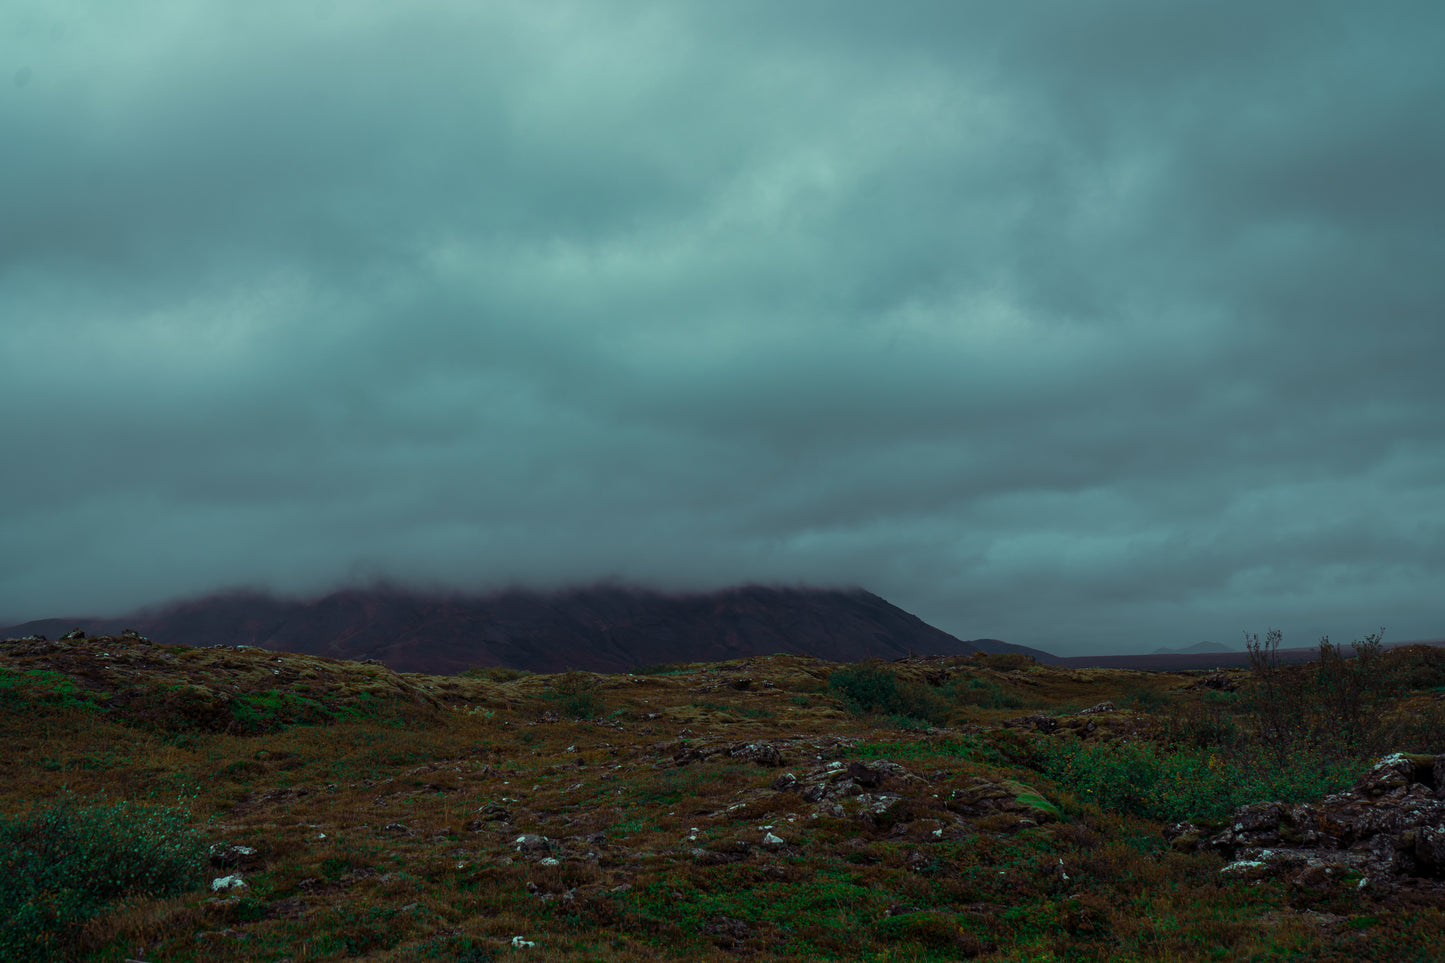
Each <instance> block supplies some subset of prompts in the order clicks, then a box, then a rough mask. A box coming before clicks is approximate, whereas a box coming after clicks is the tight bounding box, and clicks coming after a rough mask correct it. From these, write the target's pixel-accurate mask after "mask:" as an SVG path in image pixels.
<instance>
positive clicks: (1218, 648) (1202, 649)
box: [1153, 642, 1240, 655]
mask: <svg viewBox="0 0 1445 963" xmlns="http://www.w3.org/2000/svg"><path fill="white" fill-rule="evenodd" d="M1235 651H1240V650H1236V649H1231V648H1230V647H1229V646H1227V645H1220V644H1219V643H1218V642H1196V643H1194V644H1193V645H1189V646H1185V647H1184V648H1182V649H1165V648H1160V649H1155V650H1154V653H1153V654H1154V655H1195V654H1200V655H1202V654H1205V653H1209V652H1235Z"/></svg>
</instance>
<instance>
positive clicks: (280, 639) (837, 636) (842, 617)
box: [0, 585, 1053, 675]
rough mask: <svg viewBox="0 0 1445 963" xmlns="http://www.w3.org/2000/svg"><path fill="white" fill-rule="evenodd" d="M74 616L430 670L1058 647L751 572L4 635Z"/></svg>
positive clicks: (176, 614) (218, 612) (310, 603)
mask: <svg viewBox="0 0 1445 963" xmlns="http://www.w3.org/2000/svg"><path fill="white" fill-rule="evenodd" d="M77 627H78V628H80V629H82V630H83V631H85V632H86V633H88V634H90V635H115V634H119V633H120V632H122V631H124V630H126V629H134V630H135V631H138V632H140V633H141V634H142V635H145V636H147V637H148V638H151V639H153V640H154V641H156V642H161V643H170V644H188V645H200V644H207V643H221V644H228V645H255V646H260V647H262V648H266V649H271V650H274V651H285V652H298V653H305V654H311V655H324V656H330V657H334V658H344V659H355V660H364V659H376V660H377V661H379V662H382V663H384V664H386V665H388V666H390V667H391V668H393V669H396V670H398V671H402V672H426V673H431V674H437V675H444V674H450V673H455V672H459V671H462V670H463V669H467V668H470V667H473V666H508V667H511V668H519V669H530V670H532V671H535V672H557V671H562V670H566V669H584V670H590V671H597V672H618V671H626V670H628V669H632V668H635V667H637V666H640V665H648V664H658V663H672V662H721V661H726V660H728V659H736V658H742V657H746V656H752V655H770V654H773V653H782V652H786V653H792V654H797V655H813V656H817V657H819V658H821V659H826V660H828V661H836V662H855V661H859V660H861V659H868V658H884V659H893V658H901V657H905V656H908V655H968V654H971V653H974V652H1026V653H1027V654H1030V655H1033V656H1035V657H1036V658H1040V660H1041V661H1053V657H1052V656H1049V655H1048V653H1044V652H1039V651H1038V650H1035V649H1028V648H1026V647H1024V646H1014V645H1010V644H1008V643H1006V642H1000V641H998V640H997V639H978V640H975V641H969V642H965V641H962V640H959V639H957V638H954V637H953V636H951V635H949V634H948V633H946V632H943V631H941V630H939V629H936V628H934V627H933V626H931V625H928V624H927V623H926V622H924V621H923V620H922V619H920V618H918V617H917V616H915V615H911V614H909V613H908V612H905V611H904V610H902V609H900V608H898V607H897V606H895V605H892V604H890V603H889V602H887V601H885V600H884V599H882V598H879V597H878V596H876V595H874V594H872V593H871V592H867V591H864V590H862V589H846V590H837V589H810V588H778V587H768V586H759V585H749V586H741V587H737V588H731V589H725V590H722V591H718V592H711V593H706V594H701V593H699V594H665V593H661V592H655V591H650V590H647V589H640V588H622V587H615V586H594V587H590V588H580V589H569V590H564V591H556V592H536V591H527V590H521V589H512V590H507V591H503V592H495V593H490V594H487V595H474V596H467V595H442V594H435V595H432V594H421V593H415V592H409V591H405V590H401V589H393V588H370V589H347V590H344V591H338V592H333V593H331V594H329V595H326V596H323V597H321V598H318V599H313V600H306V601H298V600H287V599H281V598H277V597H275V596H271V595H267V594H264V593H256V592H235V593H228V594H222V595H214V596H209V597H206V598H201V599H196V600H193V601H188V602H183V603H180V604H177V605H173V606H169V607H166V608H163V609H158V610H153V611H148V612H141V613H138V614H135V615H132V616H128V617H124V618H99V619H97V618H90V619H42V620H39V621H35V622H26V623H23V624H21V625H16V626H11V627H9V628H5V629H0V637H4V636H7V635H8V636H17V635H27V634H43V635H49V636H51V637H55V636H58V635H61V634H63V633H65V632H67V631H69V630H70V629H72V628H77Z"/></svg>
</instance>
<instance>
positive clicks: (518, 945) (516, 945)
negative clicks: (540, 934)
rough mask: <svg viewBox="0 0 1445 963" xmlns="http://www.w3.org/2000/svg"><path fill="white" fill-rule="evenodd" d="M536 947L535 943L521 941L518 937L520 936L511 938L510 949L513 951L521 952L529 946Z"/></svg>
mask: <svg viewBox="0 0 1445 963" xmlns="http://www.w3.org/2000/svg"><path fill="white" fill-rule="evenodd" d="M536 945H537V944H536V943H533V942H532V941H531V940H528V939H523V938H522V937H520V936H514V937H512V948H513V949H517V950H521V949H526V948H527V947H529V946H536Z"/></svg>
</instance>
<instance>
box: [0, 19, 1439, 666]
mask: <svg viewBox="0 0 1445 963" xmlns="http://www.w3.org/2000/svg"><path fill="white" fill-rule="evenodd" d="M1442 28H1445V16H1442V15H1441V14H1440V13H1439V12H1438V11H1437V9H1436V7H1435V6H1434V5H1431V4H1424V3H1421V4H1407V3H1386V4H1376V5H1369V6H1365V5H1357V4H1346V3H1338V4H1327V3H1309V4H1305V3H1299V4H1293V3H1281V4H1268V5H1266V4H1245V3H1237V4H1232V3H1213V4H1169V5H1160V4H1155V3H1146V2H1142V0H1130V2H1125V0H1119V2H1112V3H1097V4H1088V5H1080V4H1073V3H1052V4H1039V5H1029V6H1028V7H1026V8H1025V7H1022V6H1008V5H997V4H967V3H954V2H949V3H940V4H924V3H919V4H910V5H905V6H903V7H897V6H896V5H895V6H894V7H890V8H888V9H887V10H886V11H885V10H884V9H883V8H882V7H880V6H878V5H877V4H871V3H870V4H865V3H856V4H852V3H834V2H830V3H803V2H797V3H789V4H746V3H737V4H643V3H585V4H581V3H579V4H573V5H556V4H547V5H536V4H520V3H519V4H495V5H477V4H469V3H447V2H441V0H436V2H425V3H416V4H408V5H402V6H398V5H395V4H383V3H354V4H346V5H336V6H325V5H317V6H314V7H309V8H306V9H299V8H298V7H297V6H296V5H288V4H280V3H260V4H250V5H246V6H244V7H236V6H235V5H227V4H214V5H209V4H200V5H195V6H193V7H189V8H183V9H177V8H175V7H174V6H172V5H166V4H160V3H139V4H135V5H126V7H125V9H124V10H120V9H116V8H112V7H110V6H106V5H100V4H90V3H73V4H69V5H65V4H59V5H57V4H49V3H47V4H39V3H33V4H22V5H21V6H20V7H18V8H15V9H13V10H10V11H8V12H7V13H5V14H0V68H3V69H4V70H6V71H8V72H9V74H10V75H11V76H12V77H13V78H14V80H15V82H14V83H13V84H12V85H10V86H9V87H7V88H4V89H3V90H0V129H3V131H4V133H5V136H4V138H3V143H4V144H5V147H4V148H3V161H0V164H3V166H0V211H3V212H4V219H3V223H0V318H3V320H0V403H3V407H4V410H5V412H6V418H5V419H4V421H3V422H0V446H3V451H4V452H5V454H6V460H7V463H8V464H10V465H11V466H16V467H14V468H12V469H10V470H7V471H6V472H4V473H3V475H0V505H3V508H0V542H3V544H4V546H5V551H4V552H3V553H0V620H19V619H23V618H32V617H42V616H51V615H57V614H62V613H75V614H79V613H81V612H83V611H115V610H120V609H127V608H132V607H135V606H139V605H142V604H147V603H152V602H155V601H159V600H162V599H165V598H173V597H178V596H183V595H188V594H193V593H197V592H202V591H207V590H211V589H215V588H220V587H226V586H232V585H239V584H249V585H269V586H273V587H276V588H279V589H283V590H288V591H295V592H311V591H318V590H322V589H325V588H328V587H330V586H333V585H336V584H338V583H339V582H342V581H345V580H356V579H368V578H373V577H386V578H390V579H399V580H404V581H405V580H409V581H413V582H415V583H417V584H424V585H445V586H454V587H463V588H470V587H481V586H489V585H497V584H504V583H513V582H523V583H530V584H542V585H555V584H561V583H567V582H579V581H589V580H593V579H598V578H622V579H630V580H636V581H643V582H650V583H656V584H661V585H665V586H673V587H711V586H717V585H723V584H728V583H733V582H739V581H748V580H755V581H782V582H807V583H813V584H861V585H863V586H865V587H867V588H870V589H872V590H874V591H876V592H879V593H880V594H882V595H884V596H885V597H888V598H889V599H890V600H893V601H895V602H897V603H898V604H901V605H903V606H905V607H907V608H910V609H912V610H913V611H916V612H917V613H918V614H920V615H922V616H923V617H924V618H926V619H928V620H930V621H932V622H934V623H936V624H938V625H939V626H940V627H942V628H944V629H946V630H948V631H951V632H953V633H955V634H957V635H960V636H962V637H976V636H983V635H992V636H997V637H1001V638H1006V639H1009V640H1010V641H1015V642H1020V643H1026V644H1034V645H1039V646H1041V647H1044V648H1051V649H1054V650H1057V651H1060V652H1070V651H1076V650H1080V649H1086V648H1096V649H1097V648H1111V649H1129V648H1153V647H1155V646H1158V645H1164V644H1168V645H1174V644H1188V643H1190V642H1194V641H1198V640H1200V639H1202V638H1211V639H1215V640H1218V641H1232V640H1234V639H1235V638H1236V633H1237V632H1238V631H1239V630H1240V629H1242V628H1249V629H1251V630H1260V629H1262V628H1264V627H1266V626H1267V625H1274V624H1281V625H1283V626H1284V628H1285V629H1286V632H1287V633H1288V634H1289V637H1290V638H1292V639H1293V640H1295V641H1299V642H1308V641H1311V640H1312V638H1313V636H1314V635H1317V634H1320V633H1324V632H1330V633H1334V634H1335V635H1337V636H1341V635H1350V634H1351V633H1356V634H1358V633H1363V632H1365V631H1369V630H1372V629H1373V628H1375V627H1376V626H1377V625H1378V624H1380V623H1384V624H1386V625H1387V626H1389V629H1390V634H1391V635H1392V636H1393V637H1395V638H1404V637H1409V636H1414V637H1420V636H1435V635H1441V634H1445V632H1442V631H1441V625H1442V618H1445V609H1442V604H1441V602H1440V601H1439V592H1438V588H1437V586H1438V584H1439V583H1440V581H1441V578H1442V575H1445V508H1442V507H1441V506H1442V505H1445V498H1442V497H1441V496H1442V495H1445V492H1442V483H1441V481H1440V479H1441V478H1445V445H1442V417H1441V407H1440V405H1439V402H1438V387H1437V385H1438V375H1437V371H1436V368H1437V365H1438V359H1439V358H1440V357H1441V355H1442V349H1445V344H1442V341H1445V329H1442V326H1441V324H1440V319H1441V316H1442V307H1445V280H1442V272H1440V271H1439V265H1440V264H1441V263H1445V250H1442V248H1445V242H1442V240H1441V237H1440V233H1439V230H1438V225H1439V223H1440V222H1441V215H1442V214H1445V191H1442V189H1441V184H1440V175H1439V171H1441V170H1445V125H1441V124H1440V123H1439V122H1438V113H1439V111H1438V106H1437V105H1438V103H1439V100H1440V96H1441V93H1442V90H1445V67H1441V66H1440V63H1439V57H1438V50H1439V49H1440V42H1441V40H1442V39H1445V37H1442V33H1445V29H1442ZM22 75H23V77H24V80H23V81H22V79H21V78H22Z"/></svg>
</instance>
